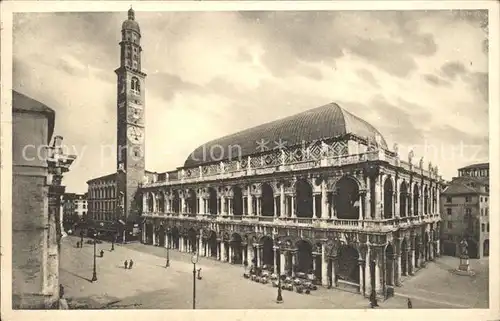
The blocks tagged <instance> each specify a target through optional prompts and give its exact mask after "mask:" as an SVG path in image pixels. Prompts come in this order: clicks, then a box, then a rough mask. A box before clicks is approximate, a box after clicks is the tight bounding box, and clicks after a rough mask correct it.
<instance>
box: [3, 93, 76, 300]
mask: <svg viewBox="0 0 500 321" xmlns="http://www.w3.org/2000/svg"><path fill="white" fill-rule="evenodd" d="M12 96H13V97H12V123H13V126H12V138H13V140H12V161H13V166H12V176H13V177H12V306H13V308H14V309H47V308H55V307H57V302H58V299H59V241H60V237H61V235H62V231H61V229H60V227H61V221H60V219H61V216H62V213H61V197H62V195H63V194H64V186H62V185H61V180H62V175H63V174H64V173H65V172H67V171H68V169H69V166H70V165H71V163H72V162H73V161H74V159H75V156H68V155H64V154H63V153H62V148H61V144H62V137H60V136H56V137H54V138H53V136H52V135H53V131H54V122H55V112H54V111H53V110H52V109H50V108H49V107H47V106H45V105H44V104H42V103H40V102H38V101H36V100H34V99H32V98H30V97H27V96H25V95H23V94H21V93H19V92H16V91H13V92H12ZM51 141H53V143H52V144H51V145H49V144H50V142H51Z"/></svg>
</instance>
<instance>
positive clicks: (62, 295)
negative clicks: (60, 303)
mask: <svg viewBox="0 0 500 321" xmlns="http://www.w3.org/2000/svg"><path fill="white" fill-rule="evenodd" d="M63 297H64V286H63V285H62V284H59V299H62V298H63Z"/></svg>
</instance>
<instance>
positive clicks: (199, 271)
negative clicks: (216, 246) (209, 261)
mask: <svg viewBox="0 0 500 321" xmlns="http://www.w3.org/2000/svg"><path fill="white" fill-rule="evenodd" d="M198 280H201V268H199V269H198Z"/></svg>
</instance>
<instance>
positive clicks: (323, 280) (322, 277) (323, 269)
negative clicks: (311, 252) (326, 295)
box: [321, 243, 328, 287]
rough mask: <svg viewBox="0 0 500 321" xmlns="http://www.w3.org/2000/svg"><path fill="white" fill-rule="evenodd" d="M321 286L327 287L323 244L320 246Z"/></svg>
mask: <svg viewBox="0 0 500 321" xmlns="http://www.w3.org/2000/svg"><path fill="white" fill-rule="evenodd" d="M321 285H323V286H325V287H327V286H328V256H327V253H326V245H325V244H324V243H323V244H321Z"/></svg>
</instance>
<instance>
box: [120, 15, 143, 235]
mask: <svg viewBox="0 0 500 321" xmlns="http://www.w3.org/2000/svg"><path fill="white" fill-rule="evenodd" d="M121 34H122V36H121V41H120V43H119V45H120V67H119V68H118V69H116V70H115V73H116V75H117V80H118V87H117V90H118V91H117V115H118V117H117V153H116V155H117V177H116V184H117V197H118V204H117V205H118V211H119V213H117V215H118V217H119V219H120V220H122V221H123V222H124V223H126V225H125V226H126V230H127V231H130V230H131V228H132V226H133V223H135V222H137V218H138V216H139V215H140V202H138V201H137V200H138V197H137V191H138V187H139V184H140V183H141V182H142V180H143V178H144V175H145V161H144V142H145V131H144V109H145V94H144V91H145V86H144V81H145V78H146V74H145V73H144V72H142V71H141V54H142V47H141V30H140V28H139V24H138V23H137V21H136V20H135V12H134V10H133V9H132V8H131V9H130V10H129V11H128V19H127V20H125V21H124V22H123V24H122V30H121ZM120 212H121V213H120ZM127 234H128V233H127Z"/></svg>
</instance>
